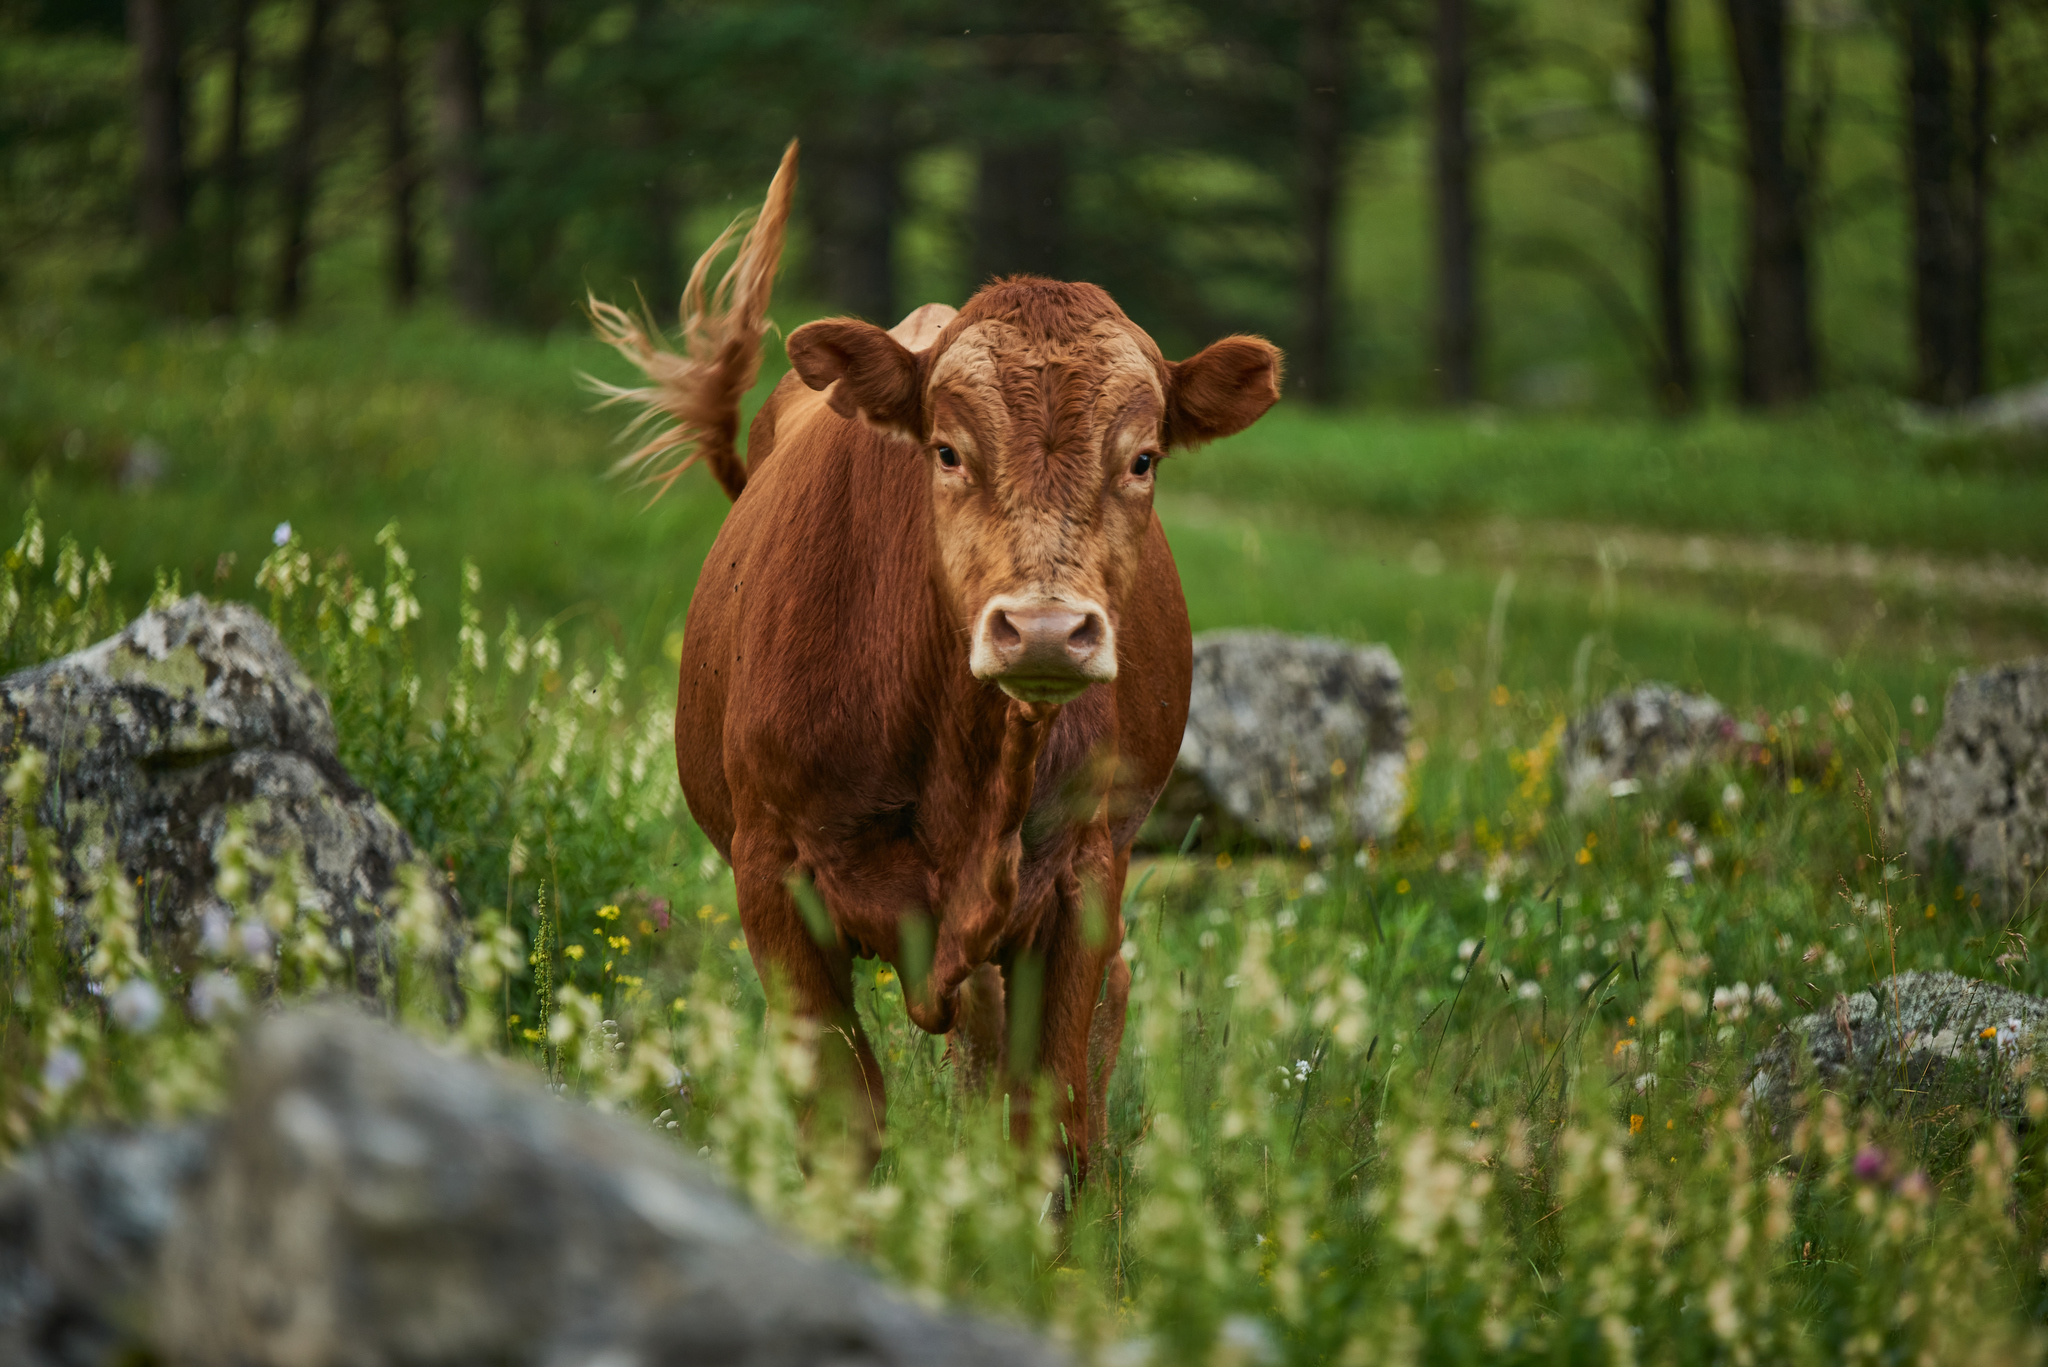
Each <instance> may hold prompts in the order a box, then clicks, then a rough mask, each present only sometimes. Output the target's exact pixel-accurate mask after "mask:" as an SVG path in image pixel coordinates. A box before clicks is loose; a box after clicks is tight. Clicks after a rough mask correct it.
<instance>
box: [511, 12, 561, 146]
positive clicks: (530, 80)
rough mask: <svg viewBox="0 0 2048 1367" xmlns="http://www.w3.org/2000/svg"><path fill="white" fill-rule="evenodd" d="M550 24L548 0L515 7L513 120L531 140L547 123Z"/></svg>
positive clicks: (551, 54)
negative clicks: (515, 102) (515, 101)
mask: <svg viewBox="0 0 2048 1367" xmlns="http://www.w3.org/2000/svg"><path fill="white" fill-rule="evenodd" d="M553 27H554V26H553V25H552V24H551V23H549V15H548V0H522V3H521V4H520V6H519V69H518V73H517V74H518V82H519V96H518V107H517V109H516V111H515V114H514V118H515V120H516V122H517V123H518V125H519V131H520V132H521V133H522V134H524V135H526V136H528V137H531V136H533V135H534V134H536V133H539V132H540V131H541V130H542V128H543V126H544V125H545V124H546V122H547V77H548V60H549V58H550V57H552V56H553V55H554V42H553V37H552V34H553Z"/></svg>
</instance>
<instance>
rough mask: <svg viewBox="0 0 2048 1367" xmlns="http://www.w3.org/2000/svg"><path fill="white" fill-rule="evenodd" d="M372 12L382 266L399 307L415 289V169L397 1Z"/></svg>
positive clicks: (385, 0)
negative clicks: (386, 225)
mask: <svg viewBox="0 0 2048 1367" xmlns="http://www.w3.org/2000/svg"><path fill="white" fill-rule="evenodd" d="M377 11H378V16H379V17H380V18H381V19H382V21H383V26H384V63H383V70H382V72H381V73H380V75H381V77H382V82H381V83H382V85H383V91H382V94H383V97H384V166H385V170H384V174H385V177H386V180H385V189H386V193H387V194H389V196H390V208H391V221H390V230H391V246H390V256H389V259H388V261H387V263H386V269H388V270H389V272H390V277H389V278H390V283H391V302H392V303H394V304H396V305H398V307H400V308H401V309H404V308H410V307H412V304H413V301H414V300H415V299H417V298H418V297H419V289H420V244H419V225H418V222H417V220H416V218H415V216H414V207H413V206H414V199H415V197H416V196H417V194H418V192H419V183H420V170H419V162H418V159H417V155H416V153H415V152H414V150H413V138H412V114H411V106H410V104H409V103H408V101H407V99H406V87H407V84H408V82H407V79H406V77H407V68H406V60H405V12H404V9H403V7H402V0H377Z"/></svg>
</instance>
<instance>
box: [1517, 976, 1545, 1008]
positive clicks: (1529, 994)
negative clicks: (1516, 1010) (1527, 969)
mask: <svg viewBox="0 0 2048 1367" xmlns="http://www.w3.org/2000/svg"><path fill="white" fill-rule="evenodd" d="M1515 995H1516V996H1517V997H1520V998H1521V999H1522V1000H1523V1001H1525V1002H1532V1001H1535V1000H1536V999H1537V998H1538V997H1540V996H1542V995H1543V989H1542V988H1540V987H1538V986H1537V985H1536V980H1535V979H1534V978H1531V979H1529V980H1528V981H1527V982H1524V983H1522V984H1521V985H1520V986H1518V987H1516V988H1515Z"/></svg>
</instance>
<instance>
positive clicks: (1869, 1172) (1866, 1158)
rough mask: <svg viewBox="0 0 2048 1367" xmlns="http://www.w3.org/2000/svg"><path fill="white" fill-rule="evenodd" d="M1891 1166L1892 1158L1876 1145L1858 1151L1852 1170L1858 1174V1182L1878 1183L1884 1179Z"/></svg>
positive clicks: (1852, 1163)
mask: <svg viewBox="0 0 2048 1367" xmlns="http://www.w3.org/2000/svg"><path fill="white" fill-rule="evenodd" d="M1891 1165H1892V1160H1891V1156H1890V1155H1889V1154H1887V1153H1886V1152H1885V1151H1884V1150H1883V1149H1880V1148H1878V1147H1876V1146H1875V1145H1866V1146H1865V1147H1863V1148H1861V1149H1858V1150H1857V1151H1856V1157H1855V1159H1854V1160H1852V1162H1851V1163H1850V1170H1851V1171H1852V1172H1854V1173H1855V1174H1856V1180H1857V1181H1859V1182H1877V1181H1882V1180H1883V1179H1884V1175H1885V1173H1886V1172H1888V1171H1890V1169H1891Z"/></svg>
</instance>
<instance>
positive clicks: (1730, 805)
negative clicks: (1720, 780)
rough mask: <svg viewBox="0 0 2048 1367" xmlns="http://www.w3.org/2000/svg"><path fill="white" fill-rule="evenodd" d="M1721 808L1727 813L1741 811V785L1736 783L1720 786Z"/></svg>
mask: <svg viewBox="0 0 2048 1367" xmlns="http://www.w3.org/2000/svg"><path fill="white" fill-rule="evenodd" d="M1721 808H1722V810H1723V811H1727V812H1739V811H1741V810H1742V785H1740V784H1737V783H1727V784H1723V785H1722V787H1721Z"/></svg>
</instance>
